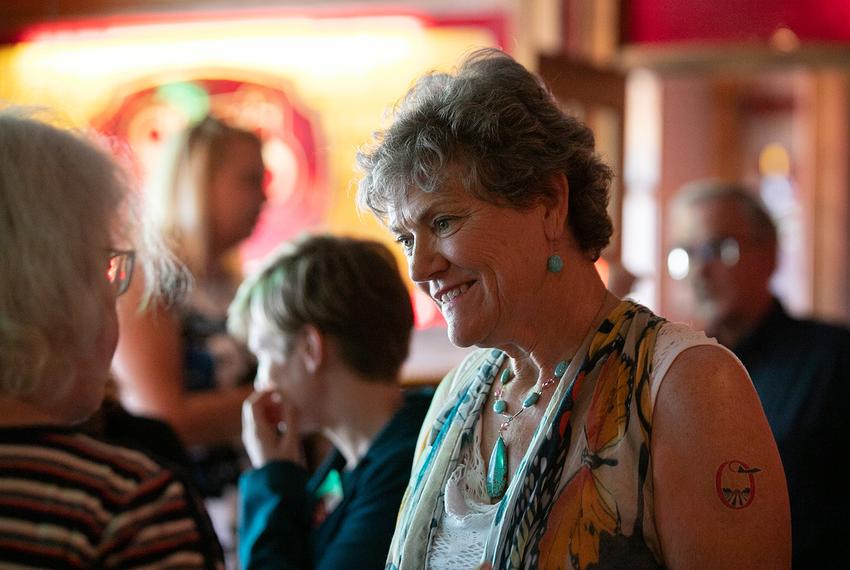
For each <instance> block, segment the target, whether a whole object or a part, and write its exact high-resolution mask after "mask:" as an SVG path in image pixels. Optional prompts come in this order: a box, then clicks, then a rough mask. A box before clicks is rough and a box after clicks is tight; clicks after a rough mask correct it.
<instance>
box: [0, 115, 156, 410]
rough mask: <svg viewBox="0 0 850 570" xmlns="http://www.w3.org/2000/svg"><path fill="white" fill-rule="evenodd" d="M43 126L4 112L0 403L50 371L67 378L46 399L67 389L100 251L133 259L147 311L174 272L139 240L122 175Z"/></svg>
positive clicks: (99, 155) (87, 336)
mask: <svg viewBox="0 0 850 570" xmlns="http://www.w3.org/2000/svg"><path fill="white" fill-rule="evenodd" d="M41 117H43V119H42V118H41ZM45 120H50V121H51V122H53V123H56V122H58V120H57V119H56V118H55V117H52V116H49V115H48V114H46V113H45V112H44V111H43V110H36V109H24V108H15V107H11V108H6V109H2V110H0V394H3V395H9V396H12V397H26V396H29V395H32V394H34V393H35V392H36V391H38V390H40V389H41V382H42V380H43V379H44V378H43V377H44V374H45V371H46V370H47V369H48V368H49V369H51V370H53V369H59V370H63V369H64V370H67V371H68V378H66V379H64V383H63V379H55V378H54V379H51V381H52V382H54V385H52V386H51V387H50V389H51V390H54V389H55V390H57V391H58V390H62V389H67V388H68V387H69V386H70V382H71V380H72V378H71V376H70V375H71V373H72V372H71V371H72V370H73V369H74V367H73V366H72V364H73V363H75V362H76V361H77V359H78V358H79V355H80V353H81V352H80V351H82V350H84V347H86V346H90V345H91V343H92V342H93V339H94V338H95V336H96V335H97V329H98V327H93V326H92V323H99V322H101V321H102V320H103V317H104V315H103V311H104V310H105V309H104V307H103V302H102V300H99V298H98V297H97V295H96V294H94V293H93V291H97V290H98V287H100V286H102V284H99V283H93V282H92V279H93V276H102V278H103V279H104V281H105V279H106V263H107V252H106V251H105V249H104V248H108V247H110V245H112V246H113V247H120V248H124V247H135V248H136V249H137V259H138V260H139V262H140V263H141V264H142V266H143V270H144V272H145V273H146V274H147V275H148V279H146V280H145V281H146V283H147V291H146V293H145V294H144V295H143V299H144V300H145V301H146V300H147V299H149V297H150V295H151V294H153V293H154V292H155V290H156V289H157V287H158V286H159V285H162V284H163V283H166V282H167V280H164V281H163V280H161V279H160V278H161V277H162V276H163V275H162V272H163V270H165V271H168V270H169V267H172V266H169V263H168V257H167V255H165V256H164V257H163V256H162V251H161V250H159V249H158V244H157V243H156V242H155V241H153V240H147V239H145V237H144V236H142V234H141V230H140V228H141V226H140V225H139V224H138V223H136V221H135V220H136V218H135V212H136V211H137V210H136V208H134V206H133V204H132V200H131V199H130V198H131V195H130V194H129V192H128V188H129V184H128V179H127V178H126V176H125V171H124V170H123V169H122V168H121V167H119V166H118V165H117V163H116V162H115V161H114V160H113V159H112V158H111V156H110V154H109V153H108V152H107V151H106V150H104V149H101V148H99V147H98V146H97V145H96V144H94V142H93V141H91V140H90V139H89V138H88V137H87V136H86V135H85V134H84V133H82V132H78V131H73V130H70V129H63V128H58V127H55V126H51V125H50V124H48V122H45ZM155 251H158V252H159V253H155ZM94 278H96V277H94Z"/></svg>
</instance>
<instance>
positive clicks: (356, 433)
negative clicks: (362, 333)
mask: <svg viewBox="0 0 850 570" xmlns="http://www.w3.org/2000/svg"><path fill="white" fill-rule="evenodd" d="M330 400H331V401H330V402H329V408H330V410H329V414H328V417H331V418H333V419H332V421H331V422H329V425H328V426H327V427H325V429H324V430H323V431H324V434H325V436H326V437H327V438H328V439H329V440H330V441H331V443H333V444H334V446H335V447H336V448H337V449H338V450H339V451H340V453H342V455H343V457H345V461H346V469H353V468H354V467H356V466H357V464H358V463H359V462H360V460H361V459H362V458H363V456H364V455H366V452H367V451H369V447H370V446H371V445H372V442H373V441H374V439H375V436H377V435H378V433H379V432H380V431H381V430H382V429H383V428H384V426H386V425H387V423H388V422H389V421H390V420H391V419H392V417H393V416H394V415H395V414H396V412H397V411H398V410H399V409H400V408H401V406H402V403H403V396H402V394H401V390H400V389H399V386H398V385H397V384H395V383H389V382H386V381H379V380H375V381H370V380H364V379H361V378H360V377H357V376H355V375H350V376H348V377H347V378H345V379H339V378H338V379H335V380H334V390H333V395H332V396H331V397H330Z"/></svg>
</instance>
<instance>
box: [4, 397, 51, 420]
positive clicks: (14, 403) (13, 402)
mask: <svg viewBox="0 0 850 570" xmlns="http://www.w3.org/2000/svg"><path fill="white" fill-rule="evenodd" d="M65 424H66V422H64V421H62V419H61V418H58V417H56V416H55V415H53V414H51V413H49V412H47V411H45V410H42V409H41V408H39V407H38V406H35V405H33V404H31V403H30V402H27V401H25V400H19V399H17V398H12V397H9V396H0V427H22V426H34V425H65Z"/></svg>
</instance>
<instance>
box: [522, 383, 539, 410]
mask: <svg viewBox="0 0 850 570" xmlns="http://www.w3.org/2000/svg"><path fill="white" fill-rule="evenodd" d="M539 399H540V392H535V391H534V389H533V388H532V389H531V390H530V391H529V392H528V394H526V395H525V400H523V401H522V407H523V408H530V407H531V406H533V405H534V404H536V403H537V400H539Z"/></svg>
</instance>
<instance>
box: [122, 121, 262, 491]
mask: <svg viewBox="0 0 850 570" xmlns="http://www.w3.org/2000/svg"><path fill="white" fill-rule="evenodd" d="M261 147H262V144H261V141H260V139H259V138H258V137H257V136H256V135H255V134H253V133H251V132H249V131H245V130H242V129H238V128H235V127H233V126H230V125H227V124H225V123H224V122H222V121H221V120H219V119H217V118H214V117H207V118H205V119H204V120H202V121H201V122H199V123H197V124H194V125H191V126H189V127H187V128H186V129H185V130H184V131H183V132H181V133H180V134H179V135H178V136H176V137H175V138H174V139H173V140H172V141H170V144H169V146H168V149H167V152H166V157H165V161H164V162H163V164H162V165H161V168H160V169H159V170H158V171H157V172H156V174H155V175H154V176H152V177H151V182H150V183H149V184H148V187H147V188H146V189H145V204H146V210H147V211H148V213H149V214H150V216H151V218H152V220H153V223H154V225H155V226H156V228H157V230H158V232H159V234H160V235H161V236H163V237H164V238H165V239H166V241H167V242H168V243H169V245H170V246H171V247H172V248H173V250H174V251H175V252H176V254H177V256H178V257H179V258H180V260H181V261H182V262H183V263H184V264H186V266H187V267H188V268H189V269H190V271H191V273H192V275H193V277H194V281H195V283H194V287H193V288H192V292H191V293H190V295H189V296H188V298H187V300H186V302H184V303H182V304H180V305H179V306H176V307H165V306H160V307H156V309H155V310H154V311H152V312H150V313H148V314H144V315H140V314H139V313H138V312H137V311H136V310H135V309H134V307H133V304H132V303H126V304H124V303H120V304H119V316H120V326H121V333H122V337H121V341H120V343H119V345H118V349H117V352H116V358H115V363H114V366H115V374H116V377H117V379H118V383H119V386H120V391H121V398H122V401H123V403H124V404H125V406H127V407H128V408H129V409H130V410H131V411H133V412H135V413H138V414H145V415H150V416H155V417H159V418H163V419H165V420H166V421H168V422H169V423H171V425H173V426H174V428H175V429H176V430H177V432H178V434H179V435H180V436H181V438H182V439H183V441H184V443H186V444H187V445H188V446H190V448H193V449H195V451H197V450H199V449H203V450H204V451H203V453H202V455H201V456H200V457H201V458H202V462H201V463H200V464H199V466H198V467H197V468H196V469H195V476H196V480H197V482H198V484H199V485H200V487H201V489H202V491H203V492H204V494H206V495H218V494H220V493H221V491H222V489H223V487H224V486H226V485H227V484H229V483H233V482H234V481H235V479H236V476H237V475H238V471H239V467H238V465H237V456H236V453H235V452H234V451H233V446H234V445H235V442H238V436H239V431H240V406H241V403H242V400H244V399H245V398H246V397H247V396H248V394H249V393H250V381H251V380H252V379H253V374H254V369H255V365H254V361H253V358H252V357H251V355H250V353H249V352H248V351H247V349H246V348H245V347H244V346H243V345H242V344H241V343H238V342H236V341H235V340H234V339H232V338H231V337H230V336H228V335H227V334H226V329H225V318H226V312H227V306H228V304H229V303H230V300H231V299H232V296H233V294H234V293H235V288H236V285H237V284H238V275H237V276H234V275H233V271H229V270H228V266H227V263H228V260H229V259H232V256H231V255H229V254H230V253H232V251H233V248H234V247H235V246H236V245H237V244H239V242H241V241H242V240H243V239H245V238H247V237H248V236H249V235H250V234H251V231H252V230H253V227H254V225H255V223H256V221H257V218H258V216H259V213H260V209H261V207H262V204H263V202H264V200H265V195H264V190H263V178H264V175H265V169H264V166H263V160H262V155H261ZM140 281H141V280H140ZM140 291H141V283H139V285H138V287H131V290H130V292H129V295H128V298H129V299H130V300H131V301H132V300H133V298H134V297H136V296H137V295H138V294H139V293H140ZM211 449H217V450H216V451H210V450H211Z"/></svg>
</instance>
